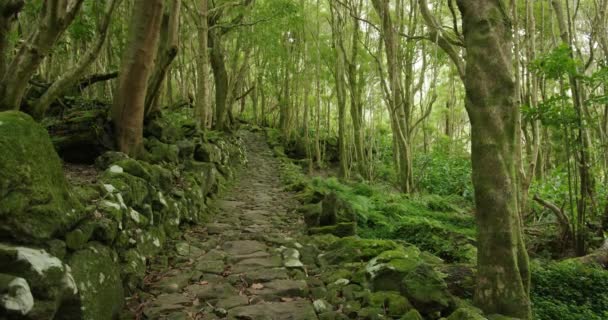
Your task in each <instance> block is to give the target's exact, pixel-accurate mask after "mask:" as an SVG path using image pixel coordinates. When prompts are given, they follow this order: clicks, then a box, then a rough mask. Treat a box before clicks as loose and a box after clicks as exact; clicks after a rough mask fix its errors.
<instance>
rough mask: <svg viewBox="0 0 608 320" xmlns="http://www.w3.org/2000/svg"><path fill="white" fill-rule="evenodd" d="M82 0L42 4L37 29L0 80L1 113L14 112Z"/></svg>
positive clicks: (61, 0)
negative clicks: (5, 111)
mask: <svg viewBox="0 0 608 320" xmlns="http://www.w3.org/2000/svg"><path fill="white" fill-rule="evenodd" d="M83 1H84V0H73V1H65V0H47V1H44V4H43V8H42V13H43V14H42V16H41V18H40V25H39V27H38V28H37V29H36V30H35V31H34V33H32V34H31V35H30V36H29V37H28V38H27V40H25V42H24V43H23V44H21V46H20V47H19V50H18V51H17V54H16V55H15V57H14V58H13V60H12V61H11V63H10V65H8V67H7V69H6V72H5V73H4V74H3V75H2V80H1V81H0V110H10V109H13V110H17V109H19V108H20V107H21V100H22V99H23V95H24V94H25V89H26V88H27V83H28V81H29V80H30V78H31V77H32V75H33V74H34V73H35V72H36V70H37V69H38V66H40V63H41V62H42V60H43V59H44V57H46V56H47V54H48V53H49V52H50V51H51V49H52V47H53V45H54V44H55V43H56V42H57V40H58V39H59V37H60V36H61V35H62V34H63V32H64V31H65V30H66V29H67V27H68V26H69V25H70V24H71V23H72V21H73V20H74V18H75V17H76V14H77V13H78V12H79V11H80V7H81V6H82V3H83Z"/></svg>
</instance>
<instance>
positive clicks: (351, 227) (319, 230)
mask: <svg viewBox="0 0 608 320" xmlns="http://www.w3.org/2000/svg"><path fill="white" fill-rule="evenodd" d="M308 233H309V234H333V235H334V236H336V237H350V236H354V235H356V234H357V224H356V223H355V222H341V223H337V224H335V225H331V226H323V227H315V228H309V229H308Z"/></svg>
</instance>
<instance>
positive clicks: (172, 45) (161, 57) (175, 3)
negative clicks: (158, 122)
mask: <svg viewBox="0 0 608 320" xmlns="http://www.w3.org/2000/svg"><path fill="white" fill-rule="evenodd" d="M180 7H181V0H172V1H171V7H169V8H167V10H166V11H165V14H164V15H163V21H162V24H161V34H160V45H159V47H158V53H157V56H156V63H155V66H154V72H153V73H152V76H151V77H150V81H149V83H148V90H147V92H146V103H145V106H144V108H145V113H146V115H147V114H149V113H150V112H151V111H152V109H153V104H154V103H156V102H157V101H156V100H157V97H158V93H159V92H160V88H161V85H162V83H163V81H164V80H165V77H166V75H167V72H168V71H169V67H171V63H172V62H173V60H174V59H175V57H176V56H177V51H178V48H179V16H180V14H179V13H180Z"/></svg>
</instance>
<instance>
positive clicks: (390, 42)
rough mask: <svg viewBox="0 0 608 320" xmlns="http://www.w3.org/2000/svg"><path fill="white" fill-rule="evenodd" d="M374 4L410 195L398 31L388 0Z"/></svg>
mask: <svg viewBox="0 0 608 320" xmlns="http://www.w3.org/2000/svg"><path fill="white" fill-rule="evenodd" d="M372 4H373V5H374V8H375V9H376V12H377V13H378V15H379V16H380V18H381V20H382V37H383V39H384V44H385V51H386V60H387V70H388V83H389V87H390V99H389V113H390V114H391V117H392V118H393V121H394V123H393V126H392V129H393V135H394V137H395V139H396V142H397V146H398V158H397V159H398V162H399V164H398V165H397V166H396V167H398V169H399V170H398V172H399V182H400V187H401V191H402V192H404V193H409V192H410V191H411V187H412V186H411V185H410V182H411V179H412V175H411V167H410V166H409V164H410V163H411V160H410V157H411V155H410V153H409V149H410V147H409V141H408V134H407V128H405V127H404V126H405V124H406V123H407V122H406V114H405V109H404V107H405V106H404V103H406V102H405V101H404V99H403V88H402V84H401V81H400V77H401V63H400V61H399V60H398V53H397V49H398V45H397V39H396V30H395V26H394V24H393V22H392V20H391V15H390V12H389V2H388V0H372Z"/></svg>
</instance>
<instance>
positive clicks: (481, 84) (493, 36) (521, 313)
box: [458, 0, 531, 319]
mask: <svg viewBox="0 0 608 320" xmlns="http://www.w3.org/2000/svg"><path fill="white" fill-rule="evenodd" d="M458 6H459V8H460V11H461V13H462V17H463V29H464V37H465V45H466V48H467V56H466V61H467V64H466V75H465V88H466V94H467V100H466V107H467V112H468V113H469V118H470V120H471V151H472V163H473V185H474V188H475V204H476V221H477V227H478V228H477V229H478V231H477V232H478V235H477V245H478V255H477V257H478V272H477V287H476V290H475V299H474V300H475V303H476V304H477V305H478V306H479V307H481V308H482V309H483V310H484V312H486V313H488V314H494V313H498V314H503V315H507V316H511V317H516V318H520V319H530V318H531V309H530V299H529V288H530V273H529V268H528V255H527V253H526V249H525V245H524V239H523V235H522V230H521V228H522V227H521V221H520V215H519V211H518V208H519V206H518V192H519V190H518V178H517V169H518V166H519V164H518V163H517V162H518V157H517V151H518V150H517V149H518V146H519V144H518V141H517V139H518V137H519V135H518V131H519V130H520V128H519V120H518V119H519V108H518V106H517V104H516V101H517V97H516V96H515V94H516V88H515V82H514V76H513V72H514V71H513V70H512V68H513V67H512V66H513V63H512V62H513V58H512V49H513V47H512V45H513V43H512V34H513V31H512V29H511V22H510V18H509V16H508V13H507V11H506V8H505V7H504V3H503V1H501V0H458Z"/></svg>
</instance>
